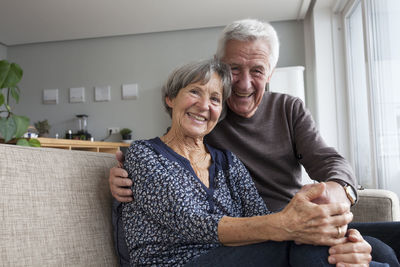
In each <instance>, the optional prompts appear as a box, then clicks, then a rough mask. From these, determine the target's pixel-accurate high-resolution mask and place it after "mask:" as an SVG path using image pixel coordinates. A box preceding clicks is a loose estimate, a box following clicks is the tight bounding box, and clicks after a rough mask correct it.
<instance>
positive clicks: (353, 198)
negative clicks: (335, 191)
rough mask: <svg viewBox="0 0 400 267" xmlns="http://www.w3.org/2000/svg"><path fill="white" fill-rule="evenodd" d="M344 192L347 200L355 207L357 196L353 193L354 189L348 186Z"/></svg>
mask: <svg viewBox="0 0 400 267" xmlns="http://www.w3.org/2000/svg"><path fill="white" fill-rule="evenodd" d="M344 190H345V191H346V195H347V198H348V199H349V200H350V202H351V205H353V204H354V203H355V202H356V196H355V194H354V192H353V189H352V188H351V187H350V186H348V185H346V186H345V187H344Z"/></svg>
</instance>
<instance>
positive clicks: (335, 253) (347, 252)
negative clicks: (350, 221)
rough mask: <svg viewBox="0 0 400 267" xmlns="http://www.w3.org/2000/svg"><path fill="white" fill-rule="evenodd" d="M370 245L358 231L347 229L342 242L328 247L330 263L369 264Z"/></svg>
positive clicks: (347, 264)
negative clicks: (345, 236)
mask: <svg viewBox="0 0 400 267" xmlns="http://www.w3.org/2000/svg"><path fill="white" fill-rule="evenodd" d="M371 251H372V249H371V246H370V245H369V244H368V242H367V241H365V240H364V239H363V237H362V236H361V234H360V232H358V231H357V230H355V229H349V230H348V232H347V240H346V242H345V243H343V244H339V245H335V246H332V247H331V248H330V249H329V254H330V256H329V257H328V261H329V263H330V264H336V266H338V264H341V265H340V266H346V267H350V266H369V263H370V262H371V259H372V257H371Z"/></svg>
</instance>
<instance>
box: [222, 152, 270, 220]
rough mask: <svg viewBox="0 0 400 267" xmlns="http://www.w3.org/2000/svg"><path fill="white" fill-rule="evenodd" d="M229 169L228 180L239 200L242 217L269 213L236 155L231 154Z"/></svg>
mask: <svg viewBox="0 0 400 267" xmlns="http://www.w3.org/2000/svg"><path fill="white" fill-rule="evenodd" d="M229 161H230V167H229V172H230V175H229V179H231V181H232V184H233V186H234V187H235V189H234V191H235V192H236V195H237V196H238V198H239V199H240V202H241V203H240V204H241V207H242V209H243V213H242V217H251V216H259V215H266V214H269V213H271V212H270V211H269V210H268V208H267V206H266V204H265V202H264V200H263V199H262V198H261V196H260V195H259V193H258V191H257V188H256V186H255V184H254V182H253V179H252V178H251V176H250V173H249V171H248V170H247V169H246V167H245V166H244V164H243V163H242V162H241V161H240V160H239V159H238V157H237V156H236V155H234V154H233V153H231V160H229Z"/></svg>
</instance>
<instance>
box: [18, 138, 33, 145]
mask: <svg viewBox="0 0 400 267" xmlns="http://www.w3.org/2000/svg"><path fill="white" fill-rule="evenodd" d="M17 146H30V144H29V141H28V140H26V139H25V138H20V139H18V141H17Z"/></svg>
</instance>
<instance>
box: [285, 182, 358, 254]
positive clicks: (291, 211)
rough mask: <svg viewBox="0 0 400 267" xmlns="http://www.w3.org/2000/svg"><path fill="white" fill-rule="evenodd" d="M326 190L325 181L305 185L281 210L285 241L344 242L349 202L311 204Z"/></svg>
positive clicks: (312, 242)
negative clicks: (306, 186)
mask: <svg viewBox="0 0 400 267" xmlns="http://www.w3.org/2000/svg"><path fill="white" fill-rule="evenodd" d="M325 190H326V184H325V183H319V184H314V185H312V186H309V187H308V188H304V189H302V190H301V191H299V192H298V193H297V194H296V195H295V196H294V197H293V199H292V200H291V201H290V202H289V204H288V205H287V206H286V207H285V209H283V210H282V211H281V212H280V214H281V215H282V217H281V225H282V227H283V229H284V231H285V235H286V236H285V238H287V239H286V240H294V241H295V242H297V243H304V244H312V245H325V246H334V245H338V244H342V243H344V242H346V238H345V236H344V235H345V233H346V231H347V224H348V223H349V222H351V220H352V219H353V214H352V213H351V212H350V207H349V205H347V204H344V203H330V204H316V203H313V202H312V200H314V199H316V198H318V197H320V196H321V195H322V194H323V193H324V192H325ZM338 227H340V235H338V234H339V231H338Z"/></svg>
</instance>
